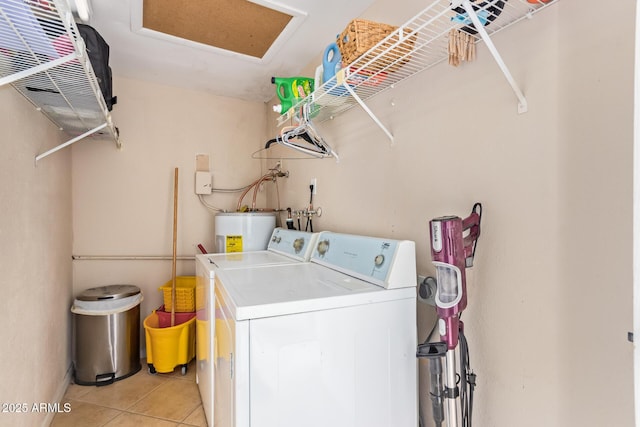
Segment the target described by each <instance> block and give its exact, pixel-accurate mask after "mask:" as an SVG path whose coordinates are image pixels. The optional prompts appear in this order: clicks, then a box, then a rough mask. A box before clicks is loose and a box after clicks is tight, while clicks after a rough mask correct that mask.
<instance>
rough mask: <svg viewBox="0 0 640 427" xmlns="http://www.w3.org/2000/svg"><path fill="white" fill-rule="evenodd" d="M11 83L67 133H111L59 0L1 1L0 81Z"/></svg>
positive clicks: (113, 129)
mask: <svg viewBox="0 0 640 427" xmlns="http://www.w3.org/2000/svg"><path fill="white" fill-rule="evenodd" d="M6 84H11V85H12V86H13V87H14V88H15V89H16V90H17V91H18V92H19V93H20V94H22V95H23V96H24V97H25V98H27V99H28V100H29V101H30V102H31V103H32V104H33V105H34V106H35V107H36V109H37V110H38V111H40V112H41V113H42V114H44V115H45V116H46V117H47V118H48V119H49V120H51V121H52V122H53V123H54V124H55V125H56V126H57V127H58V128H59V129H60V130H62V131H64V132H65V133H66V134H67V135H69V136H71V137H72V138H71V139H70V140H68V141H67V142H65V143H63V144H60V145H58V146H56V147H54V148H52V149H50V150H48V151H46V152H44V153H41V154H39V155H37V156H36V159H35V160H36V162H37V161H38V160H40V159H42V158H44V157H47V156H48V155H50V154H53V153H55V152H56V151H58V150H60V149H62V148H64V147H67V146H69V145H71V144H73V143H75V142H77V141H80V140H81V139H83V138H85V137H88V136H94V137H104V138H111V139H113V140H114V142H115V145H116V147H117V148H121V143H120V140H119V135H118V129H117V127H116V126H115V125H114V124H113V121H112V119H111V114H110V112H109V110H108V109H107V105H106V103H105V101H104V98H103V96H102V92H101V90H100V86H99V85H98V80H97V78H96V76H95V74H94V72H93V68H92V67H91V62H90V61H89V58H88V56H87V52H86V48H85V44H84V40H83V39H82V37H81V36H80V33H79V32H78V28H77V26H76V24H75V21H74V19H73V15H72V13H71V11H70V9H69V7H68V5H67V3H66V2H65V1H64V0H0V86H4V85H6Z"/></svg>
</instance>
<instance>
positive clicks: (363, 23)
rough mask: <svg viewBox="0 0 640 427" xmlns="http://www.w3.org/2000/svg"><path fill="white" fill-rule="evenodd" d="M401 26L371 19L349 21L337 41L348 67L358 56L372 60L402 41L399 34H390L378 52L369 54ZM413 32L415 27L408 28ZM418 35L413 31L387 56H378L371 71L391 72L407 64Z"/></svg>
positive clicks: (343, 63)
mask: <svg viewBox="0 0 640 427" xmlns="http://www.w3.org/2000/svg"><path fill="white" fill-rule="evenodd" d="M397 29H398V27H395V26H393V25H388V24H382V23H379V22H374V21H367V20H365V19H354V20H353V21H351V22H350V23H349V25H347V27H346V28H345V29H344V31H342V33H341V34H340V36H338V40H337V42H336V43H337V45H338V49H340V55H341V56H342V65H343V67H347V66H348V65H349V64H351V63H352V62H353V61H355V60H356V59H361V60H363V61H365V62H366V61H368V60H372V59H374V58H376V56H378V55H379V54H380V53H381V52H383V51H384V50H385V49H386V48H388V47H390V46H393V45H394V44H395V43H397V42H398V36H395V37H392V38H390V39H389V40H388V41H387V42H385V43H384V44H382V45H381V46H380V47H379V48H378V49H376V51H375V52H371V53H370V54H367V55H365V56H364V57H362V55H363V54H365V53H366V52H367V51H368V50H369V49H371V48H372V47H374V46H375V45H376V44H377V43H378V42H380V41H381V40H382V39H384V38H385V37H387V36H388V35H390V34H391V33H393V32H394V31H396V30H397ZM408 31H409V32H411V30H408ZM416 38H417V34H415V33H413V34H412V35H411V36H410V37H407V39H406V40H404V42H403V43H402V44H401V46H398V47H396V48H394V49H391V50H390V51H389V52H387V53H385V54H384V56H382V57H380V58H377V59H376V60H375V61H374V62H373V63H372V64H370V65H368V66H367V67H366V68H367V70H369V71H373V72H380V71H384V72H386V73H391V72H394V71H397V70H398V69H399V68H400V67H402V66H403V65H404V64H406V63H407V62H409V59H410V56H409V55H406V56H405V54H407V53H408V52H410V51H412V50H413V45H414V43H415V40H416Z"/></svg>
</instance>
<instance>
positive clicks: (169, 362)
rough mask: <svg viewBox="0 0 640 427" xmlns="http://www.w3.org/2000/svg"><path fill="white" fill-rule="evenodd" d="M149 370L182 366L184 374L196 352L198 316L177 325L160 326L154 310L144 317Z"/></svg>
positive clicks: (160, 370)
mask: <svg viewBox="0 0 640 427" xmlns="http://www.w3.org/2000/svg"><path fill="white" fill-rule="evenodd" d="M144 331H145V337H146V341H147V342H146V344H147V364H148V365H149V372H150V373H152V374H155V373H156V372H160V373H166V372H173V370H174V368H175V367H176V366H179V365H180V366H181V368H182V375H185V374H186V373H187V365H188V364H189V362H190V361H191V360H192V359H193V358H194V357H195V354H196V318H195V317H193V318H191V319H189V320H188V321H186V322H185V323H181V324H179V325H175V326H169V327H166V328H161V327H160V320H159V317H158V314H157V313H156V312H155V311H154V312H153V313H151V314H150V315H149V316H147V318H146V319H144Z"/></svg>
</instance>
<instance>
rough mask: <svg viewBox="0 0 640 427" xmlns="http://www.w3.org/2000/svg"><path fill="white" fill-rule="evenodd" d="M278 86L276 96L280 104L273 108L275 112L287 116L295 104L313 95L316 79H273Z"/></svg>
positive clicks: (272, 81)
mask: <svg viewBox="0 0 640 427" xmlns="http://www.w3.org/2000/svg"><path fill="white" fill-rule="evenodd" d="M271 83H273V84H275V85H276V95H278V99H280V104H278V105H274V106H273V111H275V112H276V113H280V114H285V113H286V112H287V111H289V109H290V108H291V107H293V105H294V104H295V103H297V102H298V101H300V100H301V99H302V98H305V97H307V96H309V95H310V94H311V92H313V90H314V79H313V78H310V77H271Z"/></svg>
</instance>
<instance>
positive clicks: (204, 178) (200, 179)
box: [195, 171, 213, 194]
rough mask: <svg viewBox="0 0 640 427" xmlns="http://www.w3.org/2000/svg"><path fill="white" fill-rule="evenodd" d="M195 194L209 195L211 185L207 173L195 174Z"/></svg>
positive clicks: (199, 172) (209, 175)
mask: <svg viewBox="0 0 640 427" xmlns="http://www.w3.org/2000/svg"><path fill="white" fill-rule="evenodd" d="M195 181H196V194H211V189H212V188H213V184H212V182H211V174H210V173H209V172H202V171H198V172H196V179H195Z"/></svg>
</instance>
